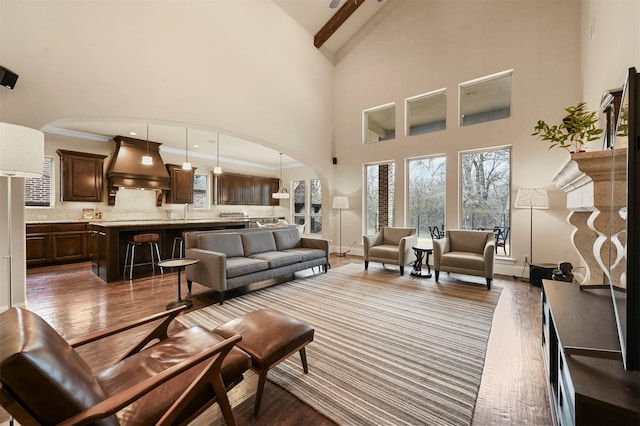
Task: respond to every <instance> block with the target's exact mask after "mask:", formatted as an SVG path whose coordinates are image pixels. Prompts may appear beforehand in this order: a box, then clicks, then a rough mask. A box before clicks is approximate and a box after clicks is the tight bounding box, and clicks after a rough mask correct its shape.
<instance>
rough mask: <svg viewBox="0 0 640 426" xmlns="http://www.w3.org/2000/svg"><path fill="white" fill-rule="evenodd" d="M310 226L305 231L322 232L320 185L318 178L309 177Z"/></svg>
mask: <svg viewBox="0 0 640 426" xmlns="http://www.w3.org/2000/svg"><path fill="white" fill-rule="evenodd" d="M309 183H310V186H311V214H310V219H311V226H310V227H307V231H309V232H311V233H312V234H320V233H322V185H321V184H320V180H319V179H311V180H310V181H309Z"/></svg>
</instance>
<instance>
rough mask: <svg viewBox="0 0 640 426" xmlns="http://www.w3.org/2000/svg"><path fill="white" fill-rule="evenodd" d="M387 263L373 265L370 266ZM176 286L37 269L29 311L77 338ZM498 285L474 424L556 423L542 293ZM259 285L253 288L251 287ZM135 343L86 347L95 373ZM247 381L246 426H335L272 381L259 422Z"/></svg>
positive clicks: (211, 299) (512, 283)
mask: <svg viewBox="0 0 640 426" xmlns="http://www.w3.org/2000/svg"><path fill="white" fill-rule="evenodd" d="M350 262H356V263H362V259H361V258H358V257H356V256H347V257H333V256H332V259H331V264H332V266H333V267H337V266H339V265H341V264H343V263H350ZM380 266H381V265H379V264H372V265H370V267H369V269H370V270H372V268H373V269H375V268H377V267H380ZM416 279H418V278H416ZM422 279H424V278H422ZM432 279H433V278H431V280H432ZM448 279H451V278H448ZM176 282H177V273H176V272H166V273H165V274H164V275H159V274H158V275H155V276H152V277H147V278H140V279H134V280H133V281H128V280H126V281H118V282H114V283H110V284H105V283H104V282H103V281H101V280H100V279H99V278H97V277H96V276H95V275H93V273H92V272H91V265H90V263H80V264H72V265H63V266H56V267H45V268H34V269H29V270H28V276H27V300H28V308H29V309H31V310H32V311H34V312H36V313H38V314H39V315H41V316H42V317H43V318H44V319H45V320H46V321H48V322H49V323H50V324H51V325H52V326H53V327H54V328H55V329H56V330H58V331H59V332H60V334H62V335H63V336H64V337H65V338H72V337H75V336H79V335H82V334H85V333H87V332H91V331H94V330H99V329H101V328H104V327H107V326H111V325H114V324H117V323H120V322H122V321H126V320H130V319H135V318H139V317H142V316H145V315H149V314H152V313H155V312H159V311H163V310H164V309H165V307H166V305H167V303H169V302H171V301H173V300H175V299H177V286H176ZM494 285H495V286H500V287H502V288H503V290H502V296H501V297H500V301H499V303H498V306H497V307H496V311H495V316H494V320H493V327H492V330H491V335H490V337H489V343H488V349H487V356H486V359H485V366H484V372H483V376H482V382H481V384H480V390H479V395H478V401H477V403H476V409H475V413H474V418H473V423H472V424H473V425H514V424H518V425H525V424H527V425H547V424H551V423H552V420H551V411H550V406H549V400H548V397H547V389H546V384H545V379H544V365H543V359H542V349H541V346H540V333H541V315H540V311H541V297H540V288H538V287H534V286H531V285H530V284H528V283H524V282H521V281H520V280H517V279H513V278H511V277H504V276H496V277H495V279H494ZM185 287H186V286H185ZM257 287H259V286H257V285H254V286H250V288H249V289H250V290H253V289H255V288H257ZM185 291H186V289H185ZM192 293H193V294H192V295H189V298H190V299H191V300H193V302H194V307H193V308H192V309H197V308H200V307H203V306H207V305H210V304H212V303H217V297H216V295H215V294H214V293H213V292H211V291H208V288H206V287H203V286H200V285H198V284H195V283H194V288H193V292H192ZM176 327H179V325H177V326H176ZM134 338H135V336H132V335H129V336H128V338H127V339H126V340H125V339H121V340H120V341H117V340H114V341H109V342H106V343H104V344H101V345H100V346H98V347H96V346H95V345H94V346H93V347H91V348H90V349H85V350H84V351H83V352H82V355H83V356H84V357H85V358H86V359H87V361H88V362H89V363H90V365H91V366H92V368H94V369H98V368H101V367H102V366H104V365H108V364H109V363H111V362H112V361H113V360H115V359H116V358H117V356H118V355H121V354H122V353H124V350H125V349H126V347H127V346H126V345H127V344H128V343H129V342H130V341H131V340H132V339H134ZM311 368H312V367H311ZM247 382H248V381H244V382H242V383H240V385H238V386H237V387H236V388H234V389H233V390H232V391H231V392H230V399H231V400H232V405H233V406H234V415H235V417H236V421H237V423H238V424H239V425H332V424H333V422H331V421H330V420H329V419H327V418H326V417H324V416H322V415H321V414H319V413H318V412H316V411H315V410H313V409H312V408H310V407H309V406H307V405H306V404H304V403H302V402H301V401H300V400H298V399H297V398H295V397H294V396H292V395H291V394H289V393H288V392H286V391H284V390H283V389H281V388H279V387H278V386H276V385H273V384H267V386H266V388H265V394H264V397H263V401H262V407H261V410H260V415H259V416H258V418H255V417H254V416H253V398H248V399H247V400H245V401H244V402H241V403H239V404H234V402H233V401H234V393H238V394H240V393H242V392H252V390H251V389H243V388H242V387H243V385H245V384H246V383H247ZM7 420H8V416H7V414H6V413H5V412H4V411H1V409H0V424H2V423H3V422H5V423H6V422H7Z"/></svg>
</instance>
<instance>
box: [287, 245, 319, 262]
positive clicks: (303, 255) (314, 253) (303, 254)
mask: <svg viewBox="0 0 640 426" xmlns="http://www.w3.org/2000/svg"><path fill="white" fill-rule="evenodd" d="M284 252H285V253H297V254H299V255H300V259H302V261H303V262H305V261H307V260H315V259H322V258H323V257H327V254H326V253H325V251H324V250H320V249H312V248H302V247H300V248H293V249H289V250H284Z"/></svg>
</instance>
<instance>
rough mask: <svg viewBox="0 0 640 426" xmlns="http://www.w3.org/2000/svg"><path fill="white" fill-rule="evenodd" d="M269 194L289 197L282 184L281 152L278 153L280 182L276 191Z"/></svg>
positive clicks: (280, 197) (277, 196) (284, 197)
mask: <svg viewBox="0 0 640 426" xmlns="http://www.w3.org/2000/svg"><path fill="white" fill-rule="evenodd" d="M271 196H272V197H273V198H278V199H288V198H289V192H288V191H287V189H286V188H284V187H283V186H282V153H280V182H279V185H278V192H274V193H273V194H271Z"/></svg>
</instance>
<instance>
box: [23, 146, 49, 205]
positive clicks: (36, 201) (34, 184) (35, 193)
mask: <svg viewBox="0 0 640 426" xmlns="http://www.w3.org/2000/svg"><path fill="white" fill-rule="evenodd" d="M54 180H55V179H54V178H53V157H44V166H43V172H42V177H39V178H26V179H25V180H24V205H25V206H27V207H53V205H54V196H53V194H54V193H55V192H54V190H53V182H54Z"/></svg>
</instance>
